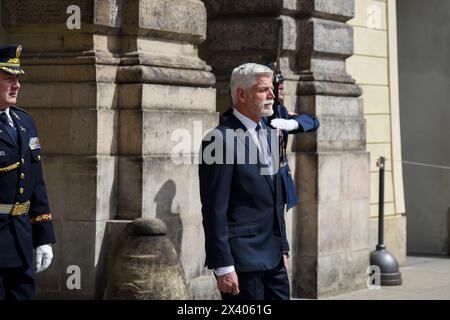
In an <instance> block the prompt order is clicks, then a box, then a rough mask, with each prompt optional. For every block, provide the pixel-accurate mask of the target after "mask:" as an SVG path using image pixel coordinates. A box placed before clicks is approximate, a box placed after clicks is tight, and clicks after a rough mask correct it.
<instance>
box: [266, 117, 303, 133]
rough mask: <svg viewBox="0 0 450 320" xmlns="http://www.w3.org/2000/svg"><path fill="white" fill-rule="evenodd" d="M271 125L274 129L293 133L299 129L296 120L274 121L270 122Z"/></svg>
mask: <svg viewBox="0 0 450 320" xmlns="http://www.w3.org/2000/svg"><path fill="white" fill-rule="evenodd" d="M270 125H271V126H272V127H274V128H277V129H281V130H285V131H292V130H296V129H298V122H297V121H295V120H294V119H291V120H286V119H273V120H272V121H270Z"/></svg>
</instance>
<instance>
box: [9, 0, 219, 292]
mask: <svg viewBox="0 0 450 320" xmlns="http://www.w3.org/2000/svg"><path fill="white" fill-rule="evenodd" d="M2 4H3V7H2V13H3V18H4V20H3V24H4V26H5V28H6V30H7V31H8V32H9V38H10V40H11V41H12V42H17V43H21V44H22V45H23V46H24V53H23V60H22V61H23V63H24V68H25V70H26V72H27V74H26V75H25V76H24V77H23V78H22V79H23V80H22V92H21V96H20V102H19V106H21V107H24V108H27V109H28V110H29V111H30V112H31V113H32V115H33V116H34V118H35V119H36V122H37V125H38V130H39V133H40V137H41V143H42V145H43V152H44V154H45V158H44V163H45V168H44V172H45V176H46V181H47V185H48V191H49V197H50V203H51V207H52V211H53V212H54V216H55V218H56V227H57V238H58V243H57V245H56V246H55V259H54V262H53V265H52V266H51V268H50V270H48V271H47V272H45V273H42V274H41V275H39V277H38V281H39V292H40V296H41V297H59V298H60V297H65V296H67V297H70V298H78V297H81V298H94V297H97V298H99V297H101V296H102V294H103V292H102V290H103V288H104V277H103V274H104V273H105V269H104V262H105V260H106V259H105V258H106V256H107V253H108V250H109V249H110V247H109V246H110V243H111V242H112V241H114V237H115V236H116V234H117V233H118V231H119V229H121V228H122V227H123V224H124V223H127V222H128V221H129V220H131V219H135V218H138V217H148V218H153V217H156V218H159V219H161V220H163V221H164V222H166V223H167V224H168V225H169V226H170V227H169V231H168V235H169V236H170V237H171V239H172V240H174V244H175V246H176V248H177V252H178V253H179V254H180V256H181V260H182V263H183V267H184V271H185V273H186V278H187V280H188V283H189V284H190V285H191V288H192V291H193V292H195V291H196V290H197V289H196V288H197V287H196V279H197V278H199V277H200V279H202V278H201V276H202V275H203V273H204V272H205V271H204V269H203V262H204V253H203V243H202V238H201V236H200V238H199V235H201V234H202V232H201V228H202V227H201V213H200V201H199V195H198V183H197V181H198V179H197V166H196V164H194V163H193V161H192V160H193V157H194V154H196V153H197V147H198V145H199V142H200V141H201V138H202V127H203V129H206V128H208V127H213V126H214V125H215V123H216V122H217V114H216V113H215V103H214V97H215V94H214V92H215V90H214V89H212V88H211V86H212V85H213V84H214V81H215V78H214V76H213V75H212V73H210V72H209V67H208V66H206V64H205V63H204V62H203V61H202V60H200V59H199V58H198V56H197V44H198V43H200V42H201V41H203V40H204V39H205V33H206V11H205V8H204V5H203V4H202V3H201V2H200V1H198V0H191V1H181V0H177V1H173V0H172V1H169V0H158V1H154V0H153V1H151V0H127V1H122V0H80V1H65V0H64V1H61V0H58V1H56V0H51V1H20V2H19V1H9V0H2ZM70 5H77V6H79V8H80V13H81V29H79V30H77V29H74V30H69V29H68V28H67V26H66V20H67V19H68V18H69V16H70V14H68V13H66V10H67V8H68V7H69V6H70ZM194 121H203V123H200V122H199V123H197V126H196V130H195V132H194ZM180 128H184V129H185V130H184V131H183V132H182V133H183V134H184V135H180V134H179V135H175V138H176V139H177V140H174V141H172V140H171V137H172V133H173V132H174V130H176V129H180ZM194 133H195V134H196V136H194ZM183 139H184V140H183ZM197 140H198V141H197ZM179 144H182V145H183V147H184V146H187V147H186V148H184V151H185V152H184V153H183V156H184V158H185V162H184V163H187V164H183V165H176V164H174V163H173V161H172V160H171V157H170V155H171V151H172V149H174V148H175V147H176V146H177V145H179ZM122 222H123V223H122ZM114 230H115V231H114ZM71 265H76V266H79V267H80V270H81V289H80V290H77V289H73V290H70V289H69V288H67V286H66V280H67V278H68V277H69V276H70V274H67V268H68V267H69V266H71ZM200 282H201V283H203V282H202V281H200ZM193 295H194V296H195V294H193Z"/></svg>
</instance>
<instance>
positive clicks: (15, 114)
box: [11, 110, 20, 120]
mask: <svg viewBox="0 0 450 320" xmlns="http://www.w3.org/2000/svg"><path fill="white" fill-rule="evenodd" d="M11 112H12V114H13V115H14V116H15V117H16V118H17V119H19V120H20V117H19V116H18V115H17V113H15V112H14V111H12V110H11Z"/></svg>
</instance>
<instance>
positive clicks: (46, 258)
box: [36, 244, 53, 273]
mask: <svg viewBox="0 0 450 320" xmlns="http://www.w3.org/2000/svg"><path fill="white" fill-rule="evenodd" d="M52 259H53V250H52V246H51V245H49V244H44V245H42V246H39V247H37V248H36V273H39V272H42V271H44V270H45V269H47V268H48V267H49V266H50V263H52Z"/></svg>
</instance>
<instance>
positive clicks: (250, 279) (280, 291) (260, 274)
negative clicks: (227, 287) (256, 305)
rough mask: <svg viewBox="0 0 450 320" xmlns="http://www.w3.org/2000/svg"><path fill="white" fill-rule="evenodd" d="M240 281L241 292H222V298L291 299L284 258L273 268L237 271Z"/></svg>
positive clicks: (231, 299)
mask: <svg viewBox="0 0 450 320" xmlns="http://www.w3.org/2000/svg"><path fill="white" fill-rule="evenodd" d="M236 273H237V276H238V281H239V291H240V292H239V294H238V295H235V296H234V295H232V294H231V293H222V292H221V295H222V299H223V300H228V301H233V300H235V301H237V300H289V299H290V296H291V294H290V287H289V278H288V274H287V270H286V267H285V266H284V260H283V258H281V262H280V263H279V264H278V266H277V267H276V268H274V269H271V270H266V271H255V272H236Z"/></svg>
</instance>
